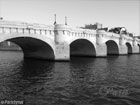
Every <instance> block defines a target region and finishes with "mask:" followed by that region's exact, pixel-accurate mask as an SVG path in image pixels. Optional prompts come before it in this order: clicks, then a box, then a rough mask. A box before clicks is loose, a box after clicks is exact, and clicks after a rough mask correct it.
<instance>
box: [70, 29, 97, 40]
mask: <svg viewBox="0 0 140 105" xmlns="http://www.w3.org/2000/svg"><path fill="white" fill-rule="evenodd" d="M70 34H71V36H74V37H86V38H88V37H95V36H96V34H97V33H96V30H88V29H80V28H73V29H71V30H70Z"/></svg>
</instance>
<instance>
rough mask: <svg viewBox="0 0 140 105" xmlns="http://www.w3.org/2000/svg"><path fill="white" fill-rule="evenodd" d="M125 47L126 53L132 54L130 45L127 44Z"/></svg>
mask: <svg viewBox="0 0 140 105" xmlns="http://www.w3.org/2000/svg"><path fill="white" fill-rule="evenodd" d="M126 46H127V53H128V54H132V46H131V44H130V43H128V42H127V43H126Z"/></svg>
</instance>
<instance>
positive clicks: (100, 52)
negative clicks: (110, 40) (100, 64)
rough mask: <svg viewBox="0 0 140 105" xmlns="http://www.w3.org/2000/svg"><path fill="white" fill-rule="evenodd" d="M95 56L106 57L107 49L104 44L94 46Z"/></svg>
mask: <svg viewBox="0 0 140 105" xmlns="http://www.w3.org/2000/svg"><path fill="white" fill-rule="evenodd" d="M96 56H97V57H105V56H107V47H106V44H105V43H104V44H96Z"/></svg>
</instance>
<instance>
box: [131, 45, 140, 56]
mask: <svg viewBox="0 0 140 105" xmlns="http://www.w3.org/2000/svg"><path fill="white" fill-rule="evenodd" d="M132 53H135V54H136V53H140V52H139V46H138V45H133V46H132Z"/></svg>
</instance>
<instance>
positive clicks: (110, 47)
mask: <svg viewBox="0 0 140 105" xmlns="http://www.w3.org/2000/svg"><path fill="white" fill-rule="evenodd" d="M106 45H107V54H108V55H119V48H118V45H117V44H116V42H114V41H112V40H110V41H107V42H106Z"/></svg>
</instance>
